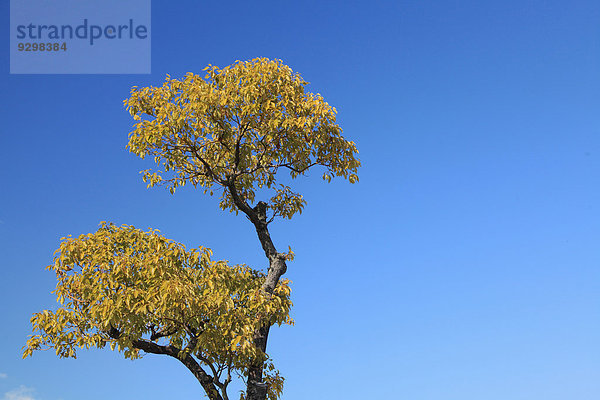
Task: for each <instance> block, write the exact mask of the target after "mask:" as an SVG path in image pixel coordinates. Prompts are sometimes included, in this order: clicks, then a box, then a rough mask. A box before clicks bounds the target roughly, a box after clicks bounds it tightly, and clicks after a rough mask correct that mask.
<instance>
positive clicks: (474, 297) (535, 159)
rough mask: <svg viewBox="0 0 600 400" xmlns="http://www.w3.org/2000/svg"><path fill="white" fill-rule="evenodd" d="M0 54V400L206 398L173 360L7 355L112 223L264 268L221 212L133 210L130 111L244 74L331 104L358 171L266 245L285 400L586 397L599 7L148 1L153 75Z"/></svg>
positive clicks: (598, 232) (190, 204)
mask: <svg viewBox="0 0 600 400" xmlns="http://www.w3.org/2000/svg"><path fill="white" fill-rule="evenodd" d="M0 9H1V11H2V25H3V26H8V11H9V8H8V1H2V2H1V3H0ZM5 31H6V29H5ZM8 46H9V44H8V40H7V38H6V36H5V40H4V41H2V43H1V46H0V54H1V56H0V57H2V62H1V63H0V69H1V70H0V85H1V86H0V87H1V88H2V90H1V93H2V94H1V95H0V110H1V111H0V113H1V116H2V124H0V160H2V164H3V167H2V168H1V169H0V183H1V186H2V189H1V190H0V251H1V254H2V259H1V278H0V313H1V314H0V315H1V322H0V398H1V399H3V400H31V399H34V400H79V399H87V400H100V399H106V398H111V399H130V398H140V399H147V400H153V399H165V398H178V399H179V398H181V399H188V398H189V399H196V398H202V390H201V387H200V386H199V384H198V383H197V382H196V381H195V380H194V378H193V376H192V375H191V374H190V373H189V372H188V371H187V370H185V369H184V367H183V366H182V365H180V364H179V363H178V362H177V361H175V360H172V359H167V358H165V357H161V356H152V355H149V356H146V357H145V358H144V359H143V360H139V361H128V360H124V359H122V357H121V356H120V355H119V354H116V353H111V352H110V351H109V350H90V351H82V352H80V355H79V358H78V359H77V360H61V359H58V358H56V357H55V356H54V354H53V353H51V352H45V353H44V352H38V353H36V354H34V356H33V358H29V359H27V360H21V347H22V346H23V345H24V343H25V341H26V339H27V336H28V335H29V334H30V333H31V332H30V324H29V318H30V316H31V314H32V313H34V312H36V311H41V310H43V309H45V308H52V307H54V306H55V301H54V296H53V295H51V294H50V291H51V290H53V288H54V285H55V278H54V276H53V275H52V274H51V273H50V272H48V271H45V270H44V267H45V266H46V265H48V264H50V263H51V261H52V253H53V251H54V250H55V249H56V248H57V247H58V244H59V238H60V237H62V236H66V235H68V234H73V235H78V234H81V233H87V232H92V231H95V230H96V229H97V225H98V223H99V222H100V221H103V220H108V221H113V222H115V223H117V224H124V223H126V224H132V225H135V226H136V227H140V228H144V229H145V228H147V227H152V228H156V229H160V230H161V232H162V233H163V234H164V235H166V236H167V237H169V238H172V239H174V240H177V241H180V242H182V243H184V244H186V246H188V247H194V246H197V245H204V246H208V247H211V248H212V249H213V250H214V253H215V257H216V258H219V259H228V260H230V261H232V262H234V263H241V262H246V263H248V264H250V265H253V266H255V267H264V266H265V260H264V256H263V254H262V253H261V249H260V245H259V242H258V240H257V238H256V237H255V232H254V230H253V228H252V226H251V225H250V224H249V222H248V221H247V220H246V219H245V218H243V217H241V216H240V217H236V216H235V215H232V214H228V213H225V212H222V211H220V210H219V209H218V207H217V199H216V198H209V197H205V196H203V195H202V193H200V192H194V191H193V190H187V188H186V190H182V191H180V192H177V193H176V194H175V195H174V196H172V195H170V194H168V192H167V191H166V190H164V189H161V188H155V189H146V186H145V184H144V183H143V182H142V181H141V179H140V175H139V173H138V172H139V171H140V170H142V169H145V168H148V167H149V166H150V164H149V162H147V161H142V160H140V159H138V158H137V157H135V156H134V155H132V154H130V153H128V152H127V151H126V149H125V145H126V143H127V135H128V133H129V131H130V129H131V125H132V123H133V121H132V120H131V118H130V116H129V115H128V113H127V112H126V111H125V110H124V108H123V105H122V101H123V100H124V99H125V98H126V97H127V96H128V93H129V90H130V88H131V86H133V85H137V86H144V85H159V84H161V83H162V81H163V80H164V77H165V75H166V74H167V73H168V74H170V75H171V76H172V77H181V76H183V75H184V74H185V73H186V72H188V71H192V72H200V71H201V69H202V68H203V67H205V66H206V65H207V64H209V63H211V64H215V65H218V66H226V65H228V64H231V63H232V62H234V61H236V60H246V59H251V58H254V57H269V58H280V59H282V60H283V61H284V62H285V63H286V64H288V65H289V66H290V67H291V68H292V69H293V70H295V71H297V72H300V73H301V74H302V76H303V77H304V78H305V79H306V80H307V81H309V82H310V83H311V84H310V90H311V91H313V92H319V93H321V94H322V95H323V96H324V97H325V99H326V100H327V101H328V102H329V103H330V104H331V105H333V106H335V107H336V108H337V110H338V112H339V115H338V116H339V118H338V122H339V123H340V125H341V126H342V127H343V129H344V135H345V136H346V137H347V138H349V139H351V140H353V141H355V142H356V144H357V146H358V149H359V151H360V159H361V161H362V163H363V167H362V168H361V170H360V178H361V180H360V182H359V183H358V184H356V185H350V184H348V183H347V182H345V181H341V180H338V181H334V182H332V183H331V184H326V183H324V182H323V181H322V180H320V179H319V176H320V174H318V173H313V174H312V175H311V176H310V177H307V178H304V179H302V180H301V181H299V182H298V187H299V188H300V189H301V190H302V193H303V194H304V195H305V198H306V199H307V201H308V205H307V207H306V208H305V212H304V213H303V214H302V215H301V216H298V217H295V218H294V219H293V220H292V221H278V222H277V223H276V224H275V225H274V226H273V228H272V235H273V238H274V241H275V244H276V245H277V246H279V247H280V248H281V249H285V248H287V246H288V245H291V246H292V248H293V249H294V251H295V253H296V261H294V262H293V263H290V265H289V269H288V273H287V275H286V276H287V277H288V278H290V279H291V280H292V281H293V286H292V288H293V295H292V296H293V301H294V310H293V317H294V319H295V321H296V326H294V327H284V328H276V329H274V330H273V331H272V334H271V336H270V342H269V353H270V354H271V355H272V356H273V358H274V359H275V362H276V365H277V366H278V367H279V369H280V371H281V373H282V374H283V375H284V376H285V377H286V383H285V389H284V396H283V398H284V399H286V400H300V399H347V400H354V399H361V400H362V399H410V400H450V399H452V400H454V399H456V400H482V399H485V400H508V399H510V400H521V399H522V400H537V399H539V400H565V399H574V400H596V399H598V398H600V345H599V344H598V343H599V336H600V296H599V295H600V269H599V268H598V267H599V261H600V248H599V241H598V239H599V238H600V190H599V188H598V183H599V179H600V118H599V116H600V113H599V110H600V109H599V106H600V99H599V94H600V2H598V1H582V0H576V1H569V2H567V1H460V2H459V1H432V2H418V1H409V2H407V1H389V2H366V1H365V2H353V1H344V2H337V1H329V2H328V1H310V2H309V1H303V2H300V1H297V2H284V1H277V2H263V1H228V2H217V1H211V2H208V1H157V0H155V1H153V4H152V74H150V75H9V73H8V72H9V69H8V66H9V62H8V56H7V55H8ZM2 396H3V397H2Z"/></svg>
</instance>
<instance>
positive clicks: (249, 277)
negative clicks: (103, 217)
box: [23, 222, 293, 369]
mask: <svg viewBox="0 0 600 400" xmlns="http://www.w3.org/2000/svg"><path fill="white" fill-rule="evenodd" d="M290 254H293V253H291V249H290ZM211 255H212V252H211V250H210V249H207V248H202V247H199V248H196V249H191V250H189V251H188V250H186V249H185V247H184V246H183V245H181V244H178V243H175V242H173V241H171V240H169V239H166V238H164V237H163V236H161V235H160V234H159V232H158V231H156V230H152V229H149V230H147V231H142V230H139V229H136V228H134V227H132V226H128V225H123V226H116V225H114V224H111V223H107V222H103V223H101V225H100V228H99V229H98V231H97V232H95V233H92V234H87V235H80V236H79V237H77V238H63V240H62V241H61V244H60V247H59V249H58V250H57V252H56V253H55V264H54V265H52V268H51V269H52V270H54V271H55V272H56V275H57V281H58V283H57V289H56V295H57V299H58V300H61V299H62V300H63V301H64V302H63V304H62V305H61V306H60V307H59V308H58V309H57V310H56V311H49V310H45V311H42V312H41V313H37V314H35V315H33V316H32V318H31V324H32V328H33V331H34V335H33V336H32V337H31V338H30V339H29V340H28V341H27V344H26V346H25V347H24V348H23V356H24V357H28V356H30V355H31V354H32V353H33V351H35V350H39V349H44V348H52V349H54V350H55V351H56V352H57V354H58V355H59V357H76V349H77V348H89V347H98V348H102V347H104V346H105V345H106V344H109V347H110V348H111V349H114V350H118V351H121V352H123V355H124V357H126V358H131V359H134V358H138V357H139V351H138V350H137V349H136V348H134V347H132V346H133V345H132V343H133V341H135V340H140V339H141V340H150V337H151V336H152V335H153V334H157V333H159V332H160V333H161V334H160V335H159V336H158V337H160V338H161V339H160V340H164V341H165V343H168V344H171V345H173V346H177V347H178V348H180V349H183V347H182V346H186V345H187V344H189V343H190V340H191V339H192V337H195V340H196V341H197V343H196V346H195V347H194V349H188V350H187V351H191V352H196V351H202V354H204V355H205V356H207V357H209V358H210V359H213V360H217V359H218V360H223V359H228V358H231V360H232V363H233V365H234V367H235V368H239V369H243V368H244V366H245V365H247V363H248V362H249V360H251V359H255V358H256V357H262V356H263V355H262V353H260V351H258V350H257V349H256V348H255V347H254V345H253V344H252V335H253V332H254V330H255V328H256V327H257V326H258V324H260V323H261V321H270V322H271V323H274V324H275V323H277V324H281V323H292V321H291V319H290V318H289V310H290V307H291V301H290V300H289V295H290V290H289V286H288V282H289V281H287V280H283V281H282V282H280V285H278V286H277V288H276V290H275V293H274V296H268V295H266V294H265V293H263V292H262V290H261V285H262V283H263V282H264V279H265V276H264V274H262V273H260V272H258V271H255V270H253V269H251V268H249V267H247V266H244V265H234V266H231V265H229V264H228V263H227V262H225V261H213V260H211ZM111 329H118V331H119V333H120V336H118V338H114V337H112V336H110V335H109V334H108V332H109V331H111ZM191 332H196V333H195V334H193V335H192V333H191ZM182 351H183V350H182Z"/></svg>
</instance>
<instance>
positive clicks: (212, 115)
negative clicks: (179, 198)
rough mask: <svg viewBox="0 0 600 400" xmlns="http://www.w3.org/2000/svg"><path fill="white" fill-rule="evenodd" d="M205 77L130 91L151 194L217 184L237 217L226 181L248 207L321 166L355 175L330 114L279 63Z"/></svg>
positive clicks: (293, 208) (134, 140)
mask: <svg viewBox="0 0 600 400" xmlns="http://www.w3.org/2000/svg"><path fill="white" fill-rule="evenodd" d="M203 71H205V72H206V76H205V77H204V78H202V77H200V76H198V75H195V74H193V73H188V74H186V76H185V77H184V78H183V79H181V80H177V79H172V78H171V77H170V76H168V77H167V79H166V81H165V83H164V84H163V85H162V86H161V87H158V88H157V87H146V88H136V87H134V88H133V89H132V91H131V96H130V98H129V99H128V100H126V107H127V109H128V110H129V111H130V113H131V114H132V115H133V116H134V119H135V120H137V121H140V122H139V123H138V124H137V125H136V126H135V127H134V130H133V131H132V132H131V134H130V136H129V143H128V145H127V148H128V149H129V150H130V151H131V152H133V153H134V154H137V155H138V156H140V157H144V156H145V155H147V154H149V155H152V156H155V157H156V164H157V166H159V167H161V169H162V170H163V171H164V172H161V171H156V172H153V173H151V172H149V171H145V172H144V180H145V182H147V183H148V186H149V187H152V186H155V185H165V186H167V187H168V188H169V190H170V192H171V193H173V192H174V191H175V189H176V188H177V187H178V186H181V185H184V184H185V183H188V182H189V183H191V184H193V185H194V187H198V186H200V187H202V188H203V189H204V192H205V193H209V194H211V195H212V194H213V193H214V192H213V185H217V186H218V187H221V188H222V189H223V191H222V198H221V201H220V207H221V208H223V209H229V210H230V211H236V212H237V208H236V206H235V205H234V203H233V201H232V199H231V193H229V190H227V189H226V187H225V186H226V185H225V183H226V182H227V181H228V180H229V179H231V178H232V177H234V179H235V185H236V189H237V191H238V192H239V193H240V196H241V197H242V199H243V200H245V201H247V202H249V203H252V202H253V201H254V198H255V195H256V193H255V192H256V190H257V188H264V187H265V186H266V187H267V188H271V187H272V185H273V184H276V183H277V173H278V171H279V172H282V171H287V172H288V173H290V176H291V177H292V178H296V177H298V176H300V175H304V174H305V173H306V171H308V169H309V168H312V167H314V166H317V165H320V166H322V167H324V168H325V169H326V172H327V174H328V175H327V176H329V179H331V177H332V176H342V177H344V178H348V176H349V175H348V174H350V176H351V177H354V176H355V174H356V172H357V168H358V167H359V166H360V162H359V161H358V160H357V159H356V158H355V155H356V154H357V151H356V147H355V146H354V143H352V142H349V141H347V140H345V139H344V138H343V137H342V136H341V129H340V127H339V126H338V125H337V124H336V123H335V120H336V119H335V113H336V111H335V109H334V108H332V107H331V106H330V105H329V104H327V103H326V102H325V101H324V100H323V98H322V96H320V95H318V94H317V95H314V94H312V93H308V92H305V86H306V85H307V82H306V81H304V80H303V79H302V78H301V77H300V75H299V74H297V73H295V72H293V71H292V70H291V68H289V67H288V66H286V65H285V64H283V62H282V61H281V60H269V59H266V58H257V59H254V60H251V61H237V62H236V63H234V64H232V65H230V66H228V67H225V68H222V69H220V68H218V67H216V66H213V65H209V66H207V67H206V68H204V70H203ZM349 179H352V180H353V181H355V180H356V179H355V178H349ZM277 195H278V193H277V192H275V193H274V195H273V198H276V197H277ZM294 200H298V197H297V198H295V199H294ZM281 201H283V200H281ZM303 204H304V201H302V202H298V201H296V203H295V204H292V205H290V206H287V207H285V210H283V209H281V210H280V212H279V213H278V214H277V215H278V216H282V217H285V218H291V217H292V216H293V215H294V214H295V213H297V212H300V211H301V210H302V206H303ZM269 206H271V209H272V210H276V209H277V208H278V207H279V208H282V206H281V205H280V204H276V202H273V203H269Z"/></svg>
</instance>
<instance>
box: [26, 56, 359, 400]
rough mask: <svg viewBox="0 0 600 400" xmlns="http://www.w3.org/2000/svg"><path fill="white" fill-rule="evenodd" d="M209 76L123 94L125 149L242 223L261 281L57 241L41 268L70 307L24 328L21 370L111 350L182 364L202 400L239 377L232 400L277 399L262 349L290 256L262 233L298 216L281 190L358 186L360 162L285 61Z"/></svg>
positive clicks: (175, 250)
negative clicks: (51, 351)
mask: <svg viewBox="0 0 600 400" xmlns="http://www.w3.org/2000/svg"><path fill="white" fill-rule="evenodd" d="M205 71H206V76H205V77H204V78H201V77H200V76H198V75H195V74H192V73H188V74H187V75H186V76H185V78H183V79H182V80H177V79H172V78H171V77H169V76H167V79H166V81H165V82H164V84H163V85H162V86H160V87H146V88H137V87H134V88H133V89H132V91H131V97H130V98H129V99H127V100H125V105H126V107H127V109H128V110H129V112H130V114H131V115H132V116H133V118H134V120H135V121H137V122H136V124H135V125H134V130H133V131H132V132H131V134H130V137H129V144H128V149H129V151H131V152H133V153H134V154H136V155H138V156H140V157H142V158H144V157H145V156H154V160H155V162H156V164H157V166H158V168H161V170H156V171H152V170H146V171H143V174H144V175H143V179H144V181H145V182H147V183H148V187H152V186H155V185H162V186H165V187H167V188H168V189H169V190H170V192H171V193H174V192H175V190H176V189H177V188H178V187H180V186H184V185H186V184H192V185H193V186H194V187H196V188H201V189H203V190H204V193H208V194H210V195H213V194H214V193H215V192H217V193H220V203H219V204H220V207H221V208H222V209H223V210H229V211H231V212H235V213H236V214H238V213H239V212H242V213H243V214H244V215H245V216H246V217H247V218H248V220H249V221H250V222H251V223H252V225H253V226H254V228H255V230H256V233H257V236H258V239H259V242H260V244H261V246H262V249H263V251H264V253H265V256H266V258H267V260H268V261H269V267H268V270H267V272H266V273H261V272H258V271H254V270H252V269H250V268H248V267H246V266H228V265H227V264H226V263H224V262H221V261H219V262H214V261H211V260H210V250H208V249H203V248H199V249H196V250H191V251H190V252H186V250H185V248H184V247H183V246H182V245H178V244H175V243H173V242H171V241H168V240H167V239H165V238H162V237H160V236H159V235H158V233H157V232H155V231H149V232H141V231H138V230H136V229H135V228H133V227H129V226H123V227H120V228H118V227H116V226H114V225H111V224H103V225H102V226H101V228H100V229H99V231H98V232H96V233H95V234H92V235H86V236H80V237H79V238H78V239H71V238H67V239H64V240H63V242H62V244H61V247H60V248H59V250H57V251H58V255H57V256H56V259H55V264H54V266H50V267H49V268H51V269H53V270H55V271H56V273H57V278H58V286H57V290H56V293H57V296H58V299H59V301H61V302H62V301H66V303H65V305H63V307H62V308H59V309H58V310H57V311H56V312H54V313H53V312H49V311H44V312H43V313H38V314H35V315H34V317H33V318H32V324H33V327H34V331H37V332H39V334H38V335H35V336H32V338H31V339H30V340H29V341H28V344H27V346H26V348H25V353H24V356H27V355H29V354H31V352H32V351H33V350H35V349H38V348H41V347H43V346H46V347H52V348H55V349H56V352H57V354H58V355H59V356H62V357H69V356H74V355H75V353H74V349H75V347H90V346H96V347H103V346H104V345H105V344H106V343H110V344H111V346H113V347H114V346H117V347H118V348H119V350H123V351H124V355H125V357H129V358H135V357H138V356H139V351H140V350H141V351H143V352H145V353H156V354H167V355H170V356H173V357H176V358H178V359H179V360H180V361H181V362H183V363H184V364H185V365H186V367H187V368H188V369H189V370H190V371H191V372H192V373H193V374H194V376H196V378H197V379H198V380H199V381H200V383H201V384H202V386H203V388H204V390H205V392H206V393H207V395H208V397H209V398H210V399H221V398H223V399H226V398H227V394H226V386H227V384H228V383H229V381H231V372H236V371H237V372H238V373H239V374H240V375H241V376H242V377H243V378H245V379H246V384H247V391H246V394H245V395H242V398H245V399H247V400H259V399H260V400H263V399H266V398H267V397H268V398H269V399H272V400H274V399H276V398H277V397H278V396H279V394H280V393H281V390H282V385H283V378H281V377H280V376H279V374H278V372H277V371H276V370H275V369H274V366H273V364H272V362H271V360H270V359H269V358H268V356H267V353H266V347H267V339H268V335H269V331H270V327H271V326H272V325H273V324H275V323H277V324H281V323H291V320H290V318H289V314H288V313H289V309H290V306H291V302H290V300H289V292H290V289H289V284H288V281H286V280H283V279H281V277H282V275H283V274H284V273H285V272H286V270H287V265H286V261H289V260H291V259H293V253H292V251H291V249H289V251H288V252H286V253H283V252H279V251H278V250H277V249H276V247H275V245H274V243H273V241H272V239H271V235H270V233H269V229H268V227H269V224H270V223H271V222H273V221H274V219H275V218H277V217H283V218H288V219H291V218H292V216H294V215H295V214H296V213H301V212H302V209H303V207H304V205H305V204H306V202H305V200H304V199H303V197H302V195H301V194H299V193H296V192H294V191H293V190H292V188H291V187H290V186H288V185H286V184H282V183H279V181H278V178H281V173H282V172H288V173H289V176H290V177H291V178H292V179H294V178H297V177H299V176H303V175H305V174H306V173H307V171H309V169H312V168H313V167H317V166H320V167H322V169H323V174H322V177H323V179H325V180H326V181H331V179H332V178H333V177H336V176H337V177H342V178H345V179H348V180H349V181H350V182H351V183H354V182H357V181H358V176H357V170H358V167H359V166H360V162H359V160H358V159H357V158H356V154H357V153H358V151H357V149H356V146H355V144H354V143H353V142H351V141H348V140H346V139H344V137H343V136H342V130H341V128H340V127H339V126H338V125H337V123H336V111H335V109H334V108H332V107H331V106H329V104H327V103H326V102H325V101H324V100H323V98H322V97H321V96H320V95H319V94H316V95H315V94H312V93H309V92H306V91H305V87H306V85H307V82H306V81H304V80H303V79H302V78H301V77H300V75H299V74H297V73H294V72H293V71H292V70H291V69H290V68H289V67H288V66H286V65H284V64H283V63H282V62H281V60H269V59H265V58H261V59H254V60H251V61H247V62H240V61H238V62H236V63H235V64H233V65H231V66H228V67H225V68H223V69H219V68H218V67H215V66H211V65H209V66H208V67H207V68H205ZM257 197H259V198H264V199H267V201H257V200H256V199H257ZM75 267H78V268H77V269H76V268H75ZM61 304H62V303H61ZM163 343H165V344H163ZM202 365H205V366H207V367H208V368H209V369H210V373H212V375H210V374H209V373H207V372H205V371H204V369H203V368H202ZM224 373H225V375H223V376H226V378H224V380H220V379H221V376H222V374H224Z"/></svg>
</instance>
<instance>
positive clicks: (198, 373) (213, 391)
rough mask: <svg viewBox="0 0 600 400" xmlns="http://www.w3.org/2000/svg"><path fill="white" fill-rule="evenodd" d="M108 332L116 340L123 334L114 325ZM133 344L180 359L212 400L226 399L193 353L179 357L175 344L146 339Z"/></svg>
mask: <svg viewBox="0 0 600 400" xmlns="http://www.w3.org/2000/svg"><path fill="white" fill-rule="evenodd" d="M106 334H107V335H108V336H110V337H111V338H113V339H115V340H117V339H119V338H121V336H122V333H121V332H120V331H119V330H118V329H116V328H115V327H114V326H112V325H111V326H110V329H109V330H108V331H106ZM131 344H132V346H133V348H135V349H138V350H142V351H144V352H146V353H151V354H165V355H168V356H171V357H173V358H176V359H178V360H179V361H181V363H183V365H185V366H186V367H187V369H188V370H189V371H190V372H191V373H192V374H193V375H194V376H195V377H196V379H197V380H198V382H200V384H201V385H202V387H203V388H204V391H205V392H206V394H207V396H208V398H209V399H210V400H224V399H223V397H222V396H221V395H220V394H219V392H218V390H217V388H216V387H215V385H214V379H213V377H212V376H210V375H208V374H207V373H206V372H205V371H204V370H203V369H202V367H201V366H200V364H198V362H197V361H196V360H195V359H194V358H193V357H192V356H191V355H189V354H187V353H186V354H185V355H184V356H183V357H181V358H180V357H179V354H180V353H181V349H180V348H178V347H176V346H173V345H164V346H163V345H160V344H157V343H154V342H151V341H148V340H146V339H136V340H132V341H131Z"/></svg>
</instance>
